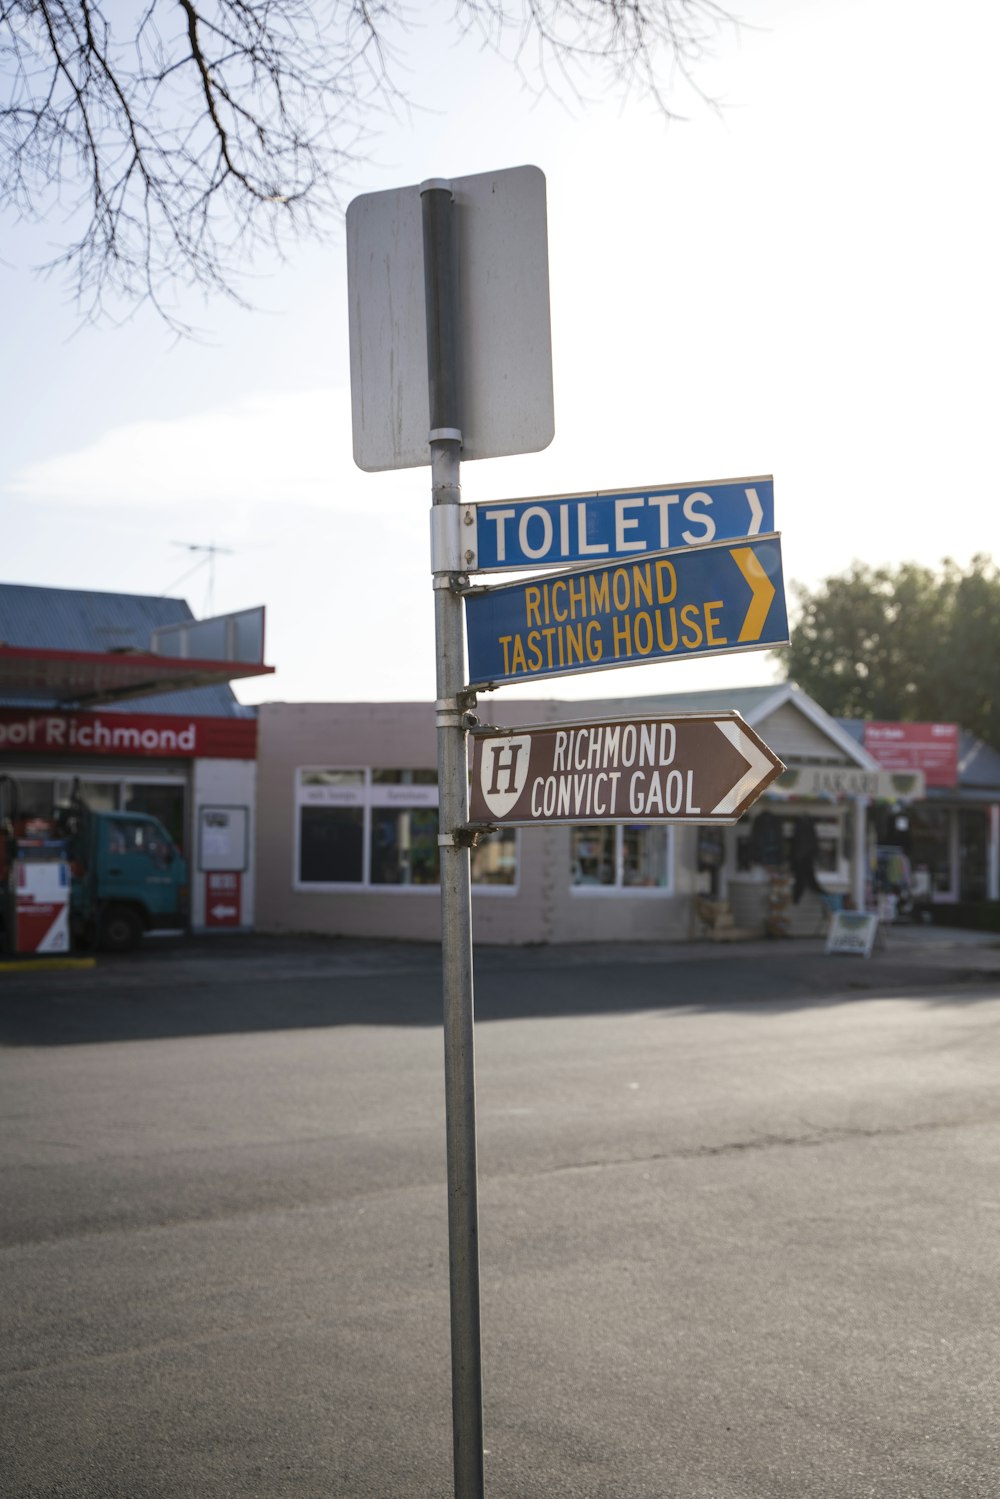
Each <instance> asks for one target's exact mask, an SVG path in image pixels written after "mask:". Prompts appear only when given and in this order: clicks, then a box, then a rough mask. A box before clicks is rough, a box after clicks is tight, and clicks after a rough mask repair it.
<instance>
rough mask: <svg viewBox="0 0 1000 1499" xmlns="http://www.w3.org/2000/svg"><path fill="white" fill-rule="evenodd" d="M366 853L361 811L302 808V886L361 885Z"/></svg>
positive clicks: (362, 813) (300, 838)
mask: <svg viewBox="0 0 1000 1499" xmlns="http://www.w3.org/2000/svg"><path fill="white" fill-rule="evenodd" d="M363 852H364V811H363V810H362V808H360V807H300V808H299V879H300V881H301V882H302V883H303V884H305V885H343V884H360V883H361V880H362V879H363V877H364V875H363V868H362V856H363Z"/></svg>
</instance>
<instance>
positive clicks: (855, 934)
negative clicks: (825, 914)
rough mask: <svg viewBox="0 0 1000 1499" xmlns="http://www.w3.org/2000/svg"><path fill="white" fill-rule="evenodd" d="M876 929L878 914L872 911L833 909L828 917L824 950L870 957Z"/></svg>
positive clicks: (857, 956) (858, 956)
mask: <svg viewBox="0 0 1000 1499" xmlns="http://www.w3.org/2000/svg"><path fill="white" fill-rule="evenodd" d="M878 931H879V925H878V916H877V915H876V913H875V912H874V911H834V913H833V915H832V917H831V918H830V930H829V932H828V933H827V938H826V951H827V952H828V953H837V952H839V953H850V954H851V955H852V956H853V957H856V958H870V957H871V955H872V948H873V947H874V946H875V938H876V937H877V935H878Z"/></svg>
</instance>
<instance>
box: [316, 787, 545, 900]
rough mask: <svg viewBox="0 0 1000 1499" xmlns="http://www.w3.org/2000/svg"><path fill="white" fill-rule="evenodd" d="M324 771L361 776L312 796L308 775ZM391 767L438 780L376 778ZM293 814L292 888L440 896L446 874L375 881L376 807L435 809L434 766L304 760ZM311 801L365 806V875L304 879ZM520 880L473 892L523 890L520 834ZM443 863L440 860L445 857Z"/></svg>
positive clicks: (476, 886)
mask: <svg viewBox="0 0 1000 1499" xmlns="http://www.w3.org/2000/svg"><path fill="white" fill-rule="evenodd" d="M323 772H329V773H335V774H337V775H341V774H342V775H358V776H360V777H361V780H360V781H358V782H356V783H354V784H353V785H351V784H350V783H346V782H343V783H340V784H337V785H333V786H331V788H330V789H331V791H333V793H334V794H333V795H330V796H328V797H316V796H313V797H308V796H305V795H304V794H303V793H304V792H305V791H307V790H314V789H315V788H314V787H306V786H304V785H303V779H302V778H303V776H307V775H318V774H322V773H323ZM387 772H395V773H397V774H399V775H400V776H405V775H407V774H413V773H414V772H417V773H420V774H421V775H427V774H433V775H434V776H435V779H434V781H433V783H431V782H429V781H426V780H420V781H405V780H391V781H385V780H379V781H377V780H375V776H377V775H385V774H386V773H387ZM292 799H293V817H294V827H293V836H292V889H293V891H295V893H296V894H299V895H326V894H336V895H339V894H355V895H403V896H417V897H419V896H425V895H440V893H441V884H440V879H438V880H437V881H435V882H434V883H433V884H430V883H429V884H402V883H400V884H390V883H384V882H381V881H377V882H376V881H373V880H372V877H371V873H372V868H371V866H372V827H373V818H372V813H373V812H374V811H376V810H390V811H393V810H394V811H398V812H409V811H421V810H424V809H426V808H428V807H433V808H434V809H435V810H436V809H437V807H438V804H439V796H438V785H437V773H436V771H433V770H430V771H428V768H427V767H424V766H407V767H404V768H397V767H395V766H377V765H376V766H370V765H369V766H365V765H357V764H354V765H330V764H325V765H315V764H313V765H298V766H296V767H295V770H294V773H293V783H292ZM309 806H331V807H360V808H361V810H362V846H361V878H360V880H303V879H302V878H301V873H300V872H301V868H302V810H303V808H306V807H309ZM514 857H515V879H514V882H513V884H509V885H502V884H491V883H489V882H483V881H477V880H472V882H471V884H472V891H473V893H474V894H481V893H483V892H488V893H489V894H491V895H501V896H508V897H509V896H511V895H517V894H518V893H519V890H520V882H521V838H520V833H519V832H518V833H517V837H516V842H515V855H514ZM439 867H440V860H439Z"/></svg>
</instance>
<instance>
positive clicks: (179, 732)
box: [0, 708, 257, 760]
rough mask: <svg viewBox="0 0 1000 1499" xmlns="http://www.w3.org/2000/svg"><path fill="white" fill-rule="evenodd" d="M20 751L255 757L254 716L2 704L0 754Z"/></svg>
mask: <svg viewBox="0 0 1000 1499" xmlns="http://www.w3.org/2000/svg"><path fill="white" fill-rule="evenodd" d="M24 753H28V754H36V755H110V756H112V757H115V756H126V755H127V756H130V757H131V756H136V755H138V756H140V757H142V758H155V759H158V760H162V759H167V760H178V759H181V760H255V759H256V758H257V720H256V719H255V718H195V717H191V718H189V717H184V716H182V715H180V714H178V715H174V714H166V713H82V712H80V713H64V712H62V711H61V710H59V709H30V708H0V755H3V754H24Z"/></svg>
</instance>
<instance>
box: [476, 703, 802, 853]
mask: <svg viewBox="0 0 1000 1499" xmlns="http://www.w3.org/2000/svg"><path fill="white" fill-rule="evenodd" d="M471 737H472V741H473V758H472V785H471V791H470V803H469V825H470V827H473V828H476V827H478V828H482V827H492V826H505V827H510V826H515V827H531V826H533V825H535V824H538V823H545V824H550V823H614V822H635V821H642V822H687V823H708V824H719V825H725V824H728V823H734V822H736V821H737V819H738V818H740V817H741V816H742V815H743V813H744V812H745V811H746V810H747V808H748V807H750V806H752V805H753V803H754V802H755V801H756V800H757V798H758V797H759V796H760V795H761V793H762V792H764V791H766V789H767V787H768V786H769V785H770V784H771V782H772V781H773V780H775V779H776V778H777V777H778V776H779V775H780V774H781V772H782V771H783V770H784V768H785V767H784V765H783V764H782V762H781V761H780V760H779V759H778V757H777V755H776V754H774V752H773V751H772V750H770V749H769V748H768V747H767V745H766V744H765V743H764V741H763V740H762V739H761V738H760V736H759V735H758V734H756V733H755V732H754V730H753V729H752V728H751V727H750V725H749V724H748V723H746V722H745V721H744V719H743V718H741V716H740V715H739V713H736V712H725V713H677V714H671V715H670V717H660V716H651V717H641V718H618V719H612V720H610V721H608V722H597V723H591V722H586V723H564V724H558V725H555V724H545V725H538V726H535V727H531V728H524V729H515V730H511V729H476V730H474V731H473V734H472V736H471Z"/></svg>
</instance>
